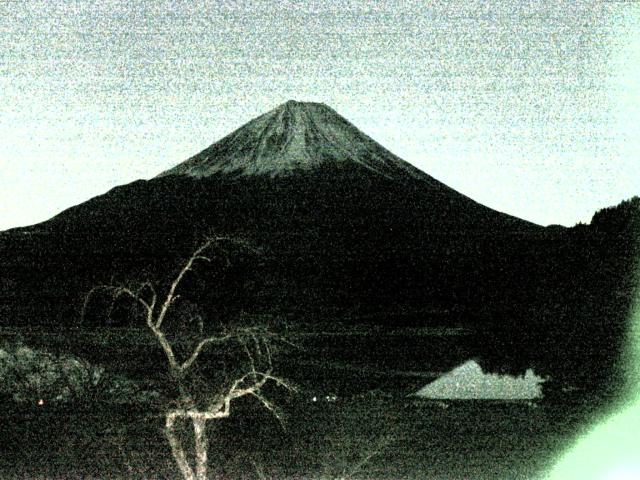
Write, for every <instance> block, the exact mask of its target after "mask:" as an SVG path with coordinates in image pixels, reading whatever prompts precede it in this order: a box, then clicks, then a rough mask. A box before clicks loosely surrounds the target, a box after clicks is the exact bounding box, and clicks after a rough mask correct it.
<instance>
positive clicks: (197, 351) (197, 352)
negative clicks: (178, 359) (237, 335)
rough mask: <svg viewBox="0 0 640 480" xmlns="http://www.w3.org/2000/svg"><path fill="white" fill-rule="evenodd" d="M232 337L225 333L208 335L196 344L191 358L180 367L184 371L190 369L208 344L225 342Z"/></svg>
mask: <svg viewBox="0 0 640 480" xmlns="http://www.w3.org/2000/svg"><path fill="white" fill-rule="evenodd" d="M232 337H233V336H232V335H225V336H222V337H207V338H205V339H204V340H201V341H200V342H199V343H198V345H196V348H195V349H194V350H193V352H192V353H191V355H190V356H189V358H188V359H187V360H185V361H184V362H183V363H182V365H180V369H181V370H183V371H184V370H188V369H189V367H191V366H192V365H193V363H194V362H195V361H196V360H197V359H198V356H199V355H200V353H201V352H202V350H203V349H204V347H206V346H207V345H210V344H212V343H225V342H227V341H229V340H230V339H231V338H232Z"/></svg>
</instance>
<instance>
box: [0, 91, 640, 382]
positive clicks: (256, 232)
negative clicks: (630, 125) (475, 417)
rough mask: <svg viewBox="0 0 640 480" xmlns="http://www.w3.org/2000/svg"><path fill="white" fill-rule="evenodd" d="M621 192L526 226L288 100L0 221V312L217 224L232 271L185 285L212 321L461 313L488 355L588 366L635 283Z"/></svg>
mask: <svg viewBox="0 0 640 480" xmlns="http://www.w3.org/2000/svg"><path fill="white" fill-rule="evenodd" d="M630 205H631V207H629V205H626V204H625V205H623V206H621V207H619V208H618V209H612V210H610V211H607V212H605V213H603V214H600V216H596V217H594V222H592V224H591V225H589V226H578V227H574V228H572V229H564V228H543V227H539V226H537V225H533V224H531V223H528V222H525V221H523V220H520V219H517V218H514V217H511V216H509V215H506V214H503V213H500V212H496V211H494V210H491V209H489V208H487V207H485V206H483V205H480V204H478V203H476V202H474V201H473V200H471V199H469V198H468V197H465V196H464V195H462V194H460V193H458V192H456V191H454V190H452V189H450V188H449V187H447V186H445V185H443V184H442V183H440V182H438V181H437V180H435V179H433V178H432V177H430V176H428V175H427V174H425V173H423V172H421V171H419V170H417V169H415V168H414V167H412V166H411V165H409V164H407V163H406V162H404V161H403V160H401V159H399V158H398V157H396V156H395V155H393V154H392V153H390V152H389V151H387V150H386V149H384V148H383V147H381V146H380V145H378V144H377V143H375V142H374V141H373V140H371V139H370V138H369V137H367V136H366V135H364V134H363V133H362V132H360V131H359V130H357V128H355V127H354V126H353V125H351V124H350V123H349V122H348V121H347V120H345V119H344V118H342V117H341V116H340V115H338V114H337V113H336V112H334V111H333V110H331V109H330V108H328V107H326V106H324V105H321V104H306V103H298V102H287V103H286V104H284V105H282V106H280V107H278V108H276V109H274V110H273V111H271V112H268V113H267V114H265V115H262V116H261V117H258V118H257V119H255V120H253V121H251V122H249V123H248V124H247V125H245V126H243V127H241V128H240V129H238V130H237V131H235V132H233V133H232V134H230V135H229V136H227V137H225V138H224V139H222V140H221V141H219V142H217V143H215V144H213V145H212V146H210V147H209V148H207V149H206V150H204V151H203V152H201V153H200V154H198V155H196V156H194V157H193V158H191V159H189V160H187V161H186V162H184V163H182V164H180V165H178V166H176V167H175V168H173V169H171V170H169V171H167V172H164V173H163V174H161V175H159V176H158V177H156V178H154V179H152V180H149V181H137V182H133V183H131V184H129V185H124V186H121V187H117V188H115V189H113V190H111V191H110V192H108V193H106V194H105V195H102V196H99V197H96V198H94V199H92V200H90V201H88V202H85V203H83V204H81V205H78V206H76V207H73V208H71V209H69V210H66V211H64V212H62V213H61V214H59V215H58V216H56V217H54V218H52V219H51V220H49V221H47V222H44V223H42V224H39V225H35V226H33V227H28V228H22V229H15V230H11V231H8V232H5V233H3V234H0V264H1V270H0V289H1V292H0V295H1V297H2V304H1V307H0V308H2V321H3V322H5V323H8V324H22V325H24V324H29V325H35V324H41V325H56V326H58V325H59V326H60V327H61V328H62V327H69V326H74V325H78V322H79V316H80V315H79V312H80V310H81V308H82V305H83V301H84V298H85V296H86V293H87V292H88V291H89V290H90V289H91V287H92V286H94V285H96V284H100V283H109V282H111V281H116V282H126V281H131V280H139V281H142V280H147V279H153V280H157V281H160V282H162V281H164V282H166V281H167V280H168V279H169V278H171V276H172V275H174V274H175V272H176V269H177V267H178V265H179V263H180V261H182V259H184V258H185V257H186V256H188V254H189V253H190V252H191V251H192V249H193V248H194V246H195V245H197V244H198V242H199V241H201V239H202V238H204V237H205V236H207V235H211V234H215V235H225V236H228V237H232V238H237V239H242V240H243V241H246V242H247V243H248V244H250V245H252V246H253V247H254V248H253V249H252V250H250V251H244V250H242V249H239V248H235V247H234V249H232V250H233V251H232V252H231V253H230V255H231V259H232V267H231V268H230V269H228V270H224V271H222V270H221V269H216V268H215V266H214V267H212V269H211V271H210V272H209V273H210V275H208V276H206V278H205V275H202V276H201V278H199V279H198V280H197V281H195V284H194V285H192V286H193V288H194V290H198V292H199V293H198V295H197V299H195V298H194V301H197V302H198V303H200V304H201V305H206V307H207V312H208V313H209V317H210V318H211V319H212V320H211V321H226V320H228V319H229V318H232V317H233V316H235V315H237V313H238V312H240V311H242V312H245V313H247V312H248V313H260V314H269V315H271V316H275V317H277V318H286V319H288V321H299V322H316V323H332V322H338V321H340V322H342V323H347V324H352V323H361V322H375V323H378V324H381V325H383V326H384V327H389V328H397V327H401V326H424V325H448V326H460V325H464V326H468V327H471V328H473V329H474V331H475V332H476V335H477V339H478V355H479V356H481V357H483V358H486V361H487V363H492V364H494V365H495V367H496V368H499V367H501V366H508V367H509V368H510V369H513V368H520V367H526V366H528V365H530V364H531V363H532V362H536V363H538V364H541V365H543V366H544V365H546V364H549V365H552V364H553V365H558V364H573V366H574V367H575V369H579V368H582V366H581V365H582V362H583V361H585V360H592V361H594V362H605V360H607V359H608V360H607V361H608V362H609V365H608V366H607V365H605V364H604V363H602V365H603V366H602V368H600V369H599V370H600V371H599V372H591V373H590V375H599V376H603V375H608V374H609V373H610V372H611V369H610V368H609V367H610V366H611V365H612V361H611V359H613V358H616V352H617V351H618V350H619V348H620V345H621V342H622V338H623V331H624V328H625V321H624V319H625V318H626V313H627V311H628V307H629V302H630V300H631V297H632V291H633V275H632V274H633V261H632V259H633V255H634V252H637V250H634V248H635V244H634V243H633V240H634V239H635V233H636V230H634V228H635V227H637V221H636V220H630V219H634V218H637V215H638V208H637V207H638V203H637V201H633V202H630ZM634 222H636V223H634ZM124 317H126V315H123V318H124ZM92 321H93V322H94V323H98V324H100V323H101V322H104V321H105V319H104V318H100V317H99V316H96V317H95V318H94V319H93V320H92ZM122 321H124V320H122ZM390 355H393V353H392V352H390ZM594 359H595V360H594ZM549 368H551V367H549Z"/></svg>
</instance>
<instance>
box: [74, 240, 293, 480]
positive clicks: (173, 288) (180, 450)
mask: <svg viewBox="0 0 640 480" xmlns="http://www.w3.org/2000/svg"><path fill="white" fill-rule="evenodd" d="M228 241H233V240H231V239H228V238H224V237H215V238H209V239H208V240H206V241H205V242H204V243H203V244H202V245H200V246H199V247H198V248H197V249H196V250H195V251H194V252H193V253H192V255H191V256H190V257H189V259H188V260H187V261H186V262H185V263H184V264H183V265H182V267H181V269H180V271H179V272H178V274H177V275H176V276H175V277H174V278H173V281H172V282H171V283H170V285H169V286H168V289H167V292H166V294H164V295H159V294H158V293H157V290H158V289H157V288H156V286H154V284H153V283H152V282H151V281H145V282H144V283H142V284H139V285H138V286H137V287H136V288H130V287H127V286H123V285H117V286H114V285H101V286H97V287H94V288H93V289H92V290H91V291H90V292H89V294H88V295H87V297H86V300H85V304H84V308H83V315H84V311H86V307H87V305H88V304H89V301H90V299H91V297H92V296H93V295H94V294H95V293H97V292H99V291H102V292H107V293H109V294H110V295H111V298H112V305H113V302H115V300H117V299H118V298H121V297H127V298H129V299H130V300H132V301H133V302H134V303H135V304H137V305H138V306H139V307H140V308H141V310H142V312H143V315H144V318H145V321H146V326H147V327H148V329H149V330H150V331H151V333H152V334H153V336H154V338H155V339H156V340H157V342H158V345H159V346H160V347H161V348H162V351H163V352H164V356H165V358H166V362H167V368H168V372H169V375H170V377H171V379H172V380H173V382H174V383H175V385H176V386H177V390H178V398H177V401H176V402H175V403H174V404H173V405H172V406H171V407H170V408H169V409H168V410H167V411H166V413H165V435H166V437H167V440H168V441H169V445H170V446H171V452H172V454H173V458H174V459H175V461H176V463H177V465H178V468H179V469H180V472H181V473H182V476H183V477H184V479H185V480H205V479H206V478H207V451H208V440H207V435H206V423H207V421H208V420H214V419H220V418H225V417H228V416H229V415H230V413H231V404H232V402H233V401H234V400H236V399H238V398H240V397H244V396H252V397H254V398H256V399H257V400H258V401H259V402H260V403H261V404H262V405H263V406H264V407H265V408H267V409H268V410H269V411H270V412H272V413H273V414H274V415H275V416H276V417H277V418H278V419H279V420H281V417H280V415H279V412H278V411H277V410H276V408H275V407H274V405H273V404H272V403H271V402H270V401H269V400H268V399H267V398H266V397H265V396H264V394H263V392H262V390H263V387H264V386H265V385H266V384H267V383H273V384H275V385H277V386H280V387H284V388H286V389H289V390H292V389H293V387H292V386H291V385H290V384H288V383H287V382H285V381H284V380H283V379H281V378H279V377H277V376H274V375H273V373H272V372H273V364H272V354H273V345H274V344H275V343H276V342H278V341H284V339H282V338H281V337H278V336H276V335H274V334H272V333H271V332H270V331H269V330H268V329H266V328H264V327H259V326H248V327H247V326H245V327H233V328H229V327H226V328H220V329H219V331H218V332H217V333H216V334H211V333H205V330H204V329H203V328H202V322H201V319H198V320H199V321H198V326H197V328H194V332H192V333H193V334H194V335H193V337H192V339H191V340H192V342H190V344H189V347H188V348H187V349H186V353H184V352H183V354H182V355H179V354H178V353H177V351H176V348H175V347H176V343H177V342H178V340H173V341H171V340H170V338H169V336H168V335H167V330H166V325H167V317H168V316H169V314H170V312H171V311H172V310H173V309H174V308H175V306H176V304H177V303H178V302H179V300H180V294H179V293H178V291H179V289H180V286H181V284H182V283H183V280H184V279H185V277H186V275H188V274H189V272H191V271H193V270H194V268H195V267H196V265H197V264H198V263H210V262H212V259H213V257H212V256H211V255H210V253H208V252H210V251H211V250H212V249H213V248H215V247H220V245H221V244H222V243H223V242H228ZM223 259H224V261H225V263H226V265H227V266H228V265H229V264H230V262H229V259H228V256H227V255H226V254H224V255H223ZM168 323H170V322H168ZM232 343H235V344H236V346H238V347H240V351H242V352H243V355H244V363H246V367H245V368H244V371H240V373H238V374H237V375H235V376H234V377H233V378H232V379H230V380H228V381H227V382H226V383H225V385H224V386H222V387H221V388H220V389H219V390H218V391H217V393H214V394H206V395H204V396H203V395H202V394H201V393H200V394H198V393H196V392H195V389H194V388H193V386H192V385H191V384H190V382H189V381H187V378H188V376H189V374H190V373H191V372H193V370H194V367H195V366H196V364H197V362H198V360H199V359H200V358H201V356H202V354H203V352H205V351H206V350H207V349H212V348H216V349H219V350H226V349H228V348H229V346H230V344H232ZM236 361H237V362H238V363H242V359H236ZM180 419H183V420H187V421H188V420H190V421H191V423H192V424H193V430H194V437H195V442H194V443H195V445H194V447H195V448H194V450H195V468H194V467H192V465H191V464H190V462H189V459H188V456H187V453H186V451H185V448H184V447H183V445H182V443H181V442H180V440H179V438H178V436H177V434H176V431H175V426H176V422H177V421H178V420H180Z"/></svg>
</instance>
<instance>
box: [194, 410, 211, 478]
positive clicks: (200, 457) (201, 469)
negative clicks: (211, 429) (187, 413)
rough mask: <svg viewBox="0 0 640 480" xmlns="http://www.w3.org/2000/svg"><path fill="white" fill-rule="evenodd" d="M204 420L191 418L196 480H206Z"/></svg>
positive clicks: (205, 431) (205, 430) (206, 443)
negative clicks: (194, 442)
mask: <svg viewBox="0 0 640 480" xmlns="http://www.w3.org/2000/svg"><path fill="white" fill-rule="evenodd" d="M206 422H207V421H206V419H205V418H204V416H203V417H193V431H194V433H195V439H196V479H197V480H207V450H208V447H209V445H208V441H207V429H206Z"/></svg>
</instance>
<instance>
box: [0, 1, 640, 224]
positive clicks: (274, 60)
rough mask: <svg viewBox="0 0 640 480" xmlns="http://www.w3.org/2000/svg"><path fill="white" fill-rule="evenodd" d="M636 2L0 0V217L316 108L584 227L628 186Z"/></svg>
mask: <svg viewBox="0 0 640 480" xmlns="http://www.w3.org/2000/svg"><path fill="white" fill-rule="evenodd" d="M639 28H640V6H639V5H638V4H637V3H634V2H601V1H595V0H594V1H579V2H569V1H562V2H554V3H553V4H552V5H550V4H546V5H540V4H538V3H537V2H518V3H517V4H514V3H513V2H495V3H491V4H485V2H480V1H471V2H469V1H465V2H462V1H459V2H439V1H434V2H428V3H426V4H423V3H420V2H406V3H403V4H402V5H396V4H395V2H389V1H386V2H375V3H371V2H365V1H352V2H306V3H304V4H298V3H296V2H288V3H285V4H282V3H280V2H278V3H273V2H249V1H242V2H211V1H205V0H199V1H195V2H191V1H189V2H188V1H183V0H176V1H169V0H161V1H142V2H139V3H138V4H137V5H135V6H134V5H131V4H129V2H125V1H122V0H109V1H105V2H100V3H97V2H77V1H72V0H64V1H60V2H56V3H55V5H54V4H52V3H51V2H46V1H40V0H33V1H27V2H5V3H2V4H0V38H2V40H3V45H4V47H5V48H3V50H2V51H1V52H0V92H1V93H0V96H1V98H2V100H3V104H4V105H5V106H7V109H6V111H5V112H3V114H2V115H1V116H0V167H1V168H2V172H3V188H2V189H1V193H0V230H5V229H8V228H12V227H16V226H21V225H28V224H32V223H37V222H39V221H44V220H46V219H48V218H50V217H51V216H53V215H55V214H57V213H59V212H60V211H62V210H63V209H65V208H68V207H71V206H73V205H76V204H78V203H81V202H83V201H86V200H88V199H89V198H92V197H94V196H96V195H99V194H102V193H104V192H105V191H107V190H109V189H110V188H113V187H115V186H117V185H121V184H124V183H129V182H132V181H134V180H136V179H139V178H151V177H153V176H155V175H157V174H158V173H160V172H162V171H164V170H166V169H168V168H170V167H172V166H174V165H177V164H178V163H180V162H182V161H184V160H186V159H187V158H188V157H190V156H192V155H194V154H196V153H198V152H199V151H201V150H202V149H204V148H206V147H207V146H209V145H210V144H211V143H213V142H215V141H217V140H219V139H220V138H222V137H223V136H225V135H226V134H228V133H230V132H231V131H232V130H234V129H236V128H238V127H240V126H241V125H243V124H244V123H246V122H247V121H249V120H251V119H252V118H254V117H256V116H258V115H260V114H262V113H265V112H266V111H268V110H270V109H272V108H274V107H276V106H277V105H279V104H281V103H283V102H285V101H287V100H289V99H295V100H298V101H318V102H323V103H325V104H327V105H329V106H330V107H332V108H333V109H335V110H336V111H337V112H338V113H340V114H341V115H343V116H344V117H346V118H347V119H348V120H349V121H350V122H352V123H353V124H354V125H355V126H356V127H358V128H359V129H360V130H362V131H363V132H364V133H366V134H367V135H369V136H371V137H372V138H373V139H374V140H376V141H377V142H379V143H380V144H382V145H383V146H384V147H386V148H387V149H389V150H390V151H392V152H393V153H395V154H396V155H398V156H399V157H401V158H403V159H404V160H406V161H408V162H410V163H412V164H413V165H415V166H416V167H418V168H420V169H421V170H423V171H425V172H426V173H428V174H429V175H431V176H433V177H435V178H436V179H438V180H440V181H441V182H443V183H445V184H447V185H449V186H450V187H452V188H454V189H456V190H458V191H459V192H461V193H463V194H465V195H467V196H469V197H471V198H473V199H474V200H476V201H478V202H480V203H483V204H485V205H487V206H489V207H491V208H494V209H496V210H498V211H502V212H506V213H509V214H511V215H515V216H518V217H520V218H523V219H526V220H529V221H533V222H535V223H538V224H543V225H546V224H552V223H559V224H564V225H573V224H575V223H577V222H579V221H583V222H588V221H589V219H590V218H591V215H593V213H594V212H595V211H596V210H598V209H600V208H603V207H607V206H610V205H613V204H617V203H619V202H620V201H621V200H623V199H626V198H629V197H631V196H633V195H637V194H640V169H639V168H638V158H640V135H639V133H640V126H639V125H640V123H639V122H638V120H640V35H637V33H638V30H639Z"/></svg>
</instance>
